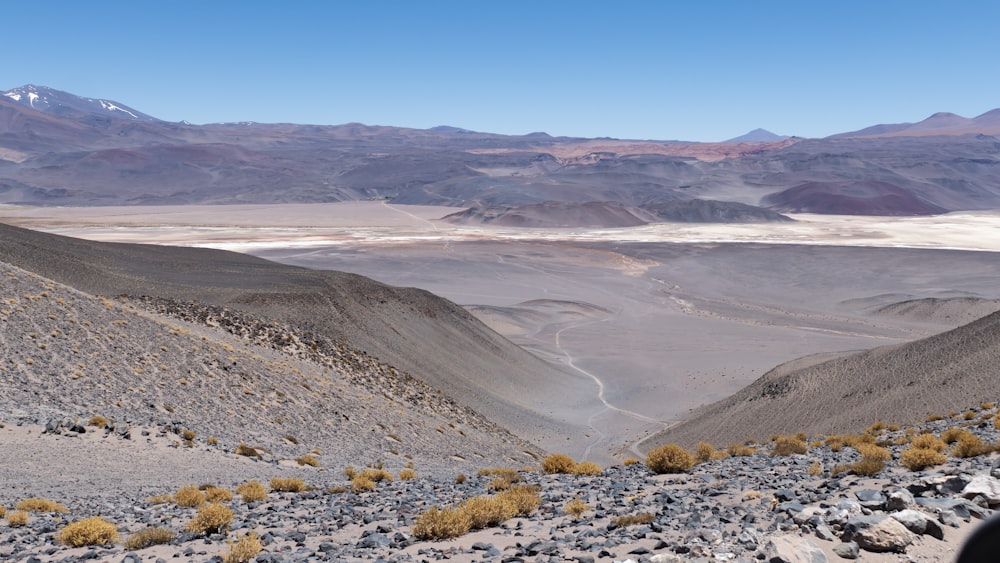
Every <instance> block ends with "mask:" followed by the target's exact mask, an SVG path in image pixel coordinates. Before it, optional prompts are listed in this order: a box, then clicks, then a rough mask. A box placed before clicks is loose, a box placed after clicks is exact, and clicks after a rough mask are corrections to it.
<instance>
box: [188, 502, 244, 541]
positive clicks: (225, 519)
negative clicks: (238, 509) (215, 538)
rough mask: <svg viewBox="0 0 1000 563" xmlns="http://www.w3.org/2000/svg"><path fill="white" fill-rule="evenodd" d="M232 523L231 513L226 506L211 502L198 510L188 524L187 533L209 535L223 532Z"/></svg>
mask: <svg viewBox="0 0 1000 563" xmlns="http://www.w3.org/2000/svg"><path fill="white" fill-rule="evenodd" d="M232 522H233V511H232V509H231V508H229V507H228V506H226V505H223V504H219V503H217V502H213V503H211V504H206V505H203V506H202V507H201V508H199V509H198V514H197V515H195V517H194V518H193V519H192V520H191V521H190V522H188V525H187V531H189V532H192V533H195V534H211V533H216V532H222V531H225V530H226V529H227V528H229V525H230V524H232Z"/></svg>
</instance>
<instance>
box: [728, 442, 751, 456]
mask: <svg viewBox="0 0 1000 563" xmlns="http://www.w3.org/2000/svg"><path fill="white" fill-rule="evenodd" d="M726 450H727V451H728V452H729V455H731V456H733V457H745V456H750V455H754V454H755V453H757V448H755V447H753V446H749V445H747V444H729V447H728V448H726Z"/></svg>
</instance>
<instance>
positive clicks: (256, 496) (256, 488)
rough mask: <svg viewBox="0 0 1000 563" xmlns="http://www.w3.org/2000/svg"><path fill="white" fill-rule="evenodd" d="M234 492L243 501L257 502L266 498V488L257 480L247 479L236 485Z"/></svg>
mask: <svg viewBox="0 0 1000 563" xmlns="http://www.w3.org/2000/svg"><path fill="white" fill-rule="evenodd" d="M236 494H238V495H240V497H241V498H242V499H243V502H247V503H250V502H259V501H262V500H267V490H266V489H265V488H264V485H263V484H261V483H260V482H258V481H247V482H246V483H243V484H242V485H240V486H238V487H236Z"/></svg>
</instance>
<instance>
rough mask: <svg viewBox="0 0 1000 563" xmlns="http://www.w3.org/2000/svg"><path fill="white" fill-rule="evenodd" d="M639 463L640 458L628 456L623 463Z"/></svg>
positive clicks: (626, 464)
mask: <svg viewBox="0 0 1000 563" xmlns="http://www.w3.org/2000/svg"><path fill="white" fill-rule="evenodd" d="M637 463H639V460H638V459H636V458H634V457H630V458H627V459H626V460H625V461H623V462H622V465H625V466H628V465H635V464H637Z"/></svg>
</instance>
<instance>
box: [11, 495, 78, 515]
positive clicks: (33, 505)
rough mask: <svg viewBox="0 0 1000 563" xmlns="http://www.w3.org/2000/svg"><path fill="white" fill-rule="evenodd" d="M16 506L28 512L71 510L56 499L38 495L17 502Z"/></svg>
mask: <svg viewBox="0 0 1000 563" xmlns="http://www.w3.org/2000/svg"><path fill="white" fill-rule="evenodd" d="M14 508H16V509H17V510H23V511H26V512H69V509H67V508H66V507H65V506H63V505H61V504H59V503H58V502H56V501H53V500H47V499H43V498H38V497H32V498H28V499H24V500H22V501H21V502H19V503H17V505H16V506H14Z"/></svg>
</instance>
